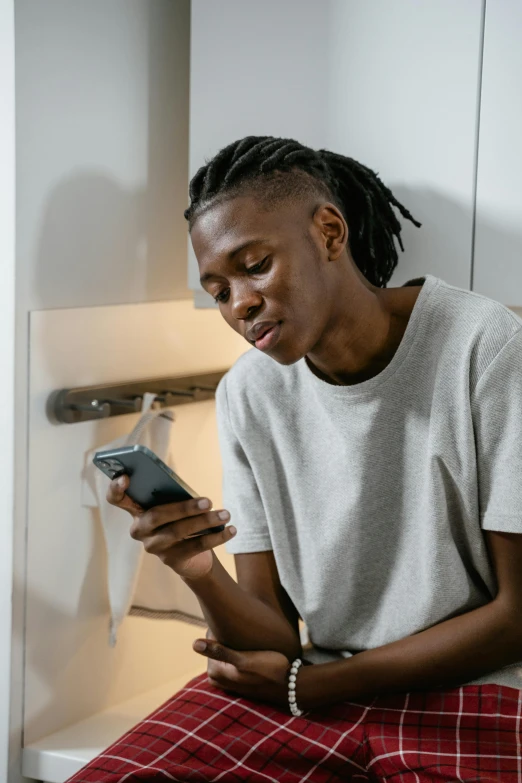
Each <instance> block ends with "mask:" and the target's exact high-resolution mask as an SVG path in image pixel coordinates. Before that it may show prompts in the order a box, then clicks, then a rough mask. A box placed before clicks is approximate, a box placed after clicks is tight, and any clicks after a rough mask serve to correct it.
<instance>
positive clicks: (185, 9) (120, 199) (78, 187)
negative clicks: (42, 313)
mask: <svg viewBox="0 0 522 783" xmlns="http://www.w3.org/2000/svg"><path fill="white" fill-rule="evenodd" d="M189 14H190V9H189V5H188V3H186V2H176V3H171V2H164V0H163V1H162V2H157V3H149V4H148V5H147V9H146V17H145V21H146V24H147V27H148V33H147V34H148V44H147V57H148V87H147V96H148V97H147V101H148V104H147V103H145V104H144V114H145V116H144V121H143V133H144V134H146V136H144V138H143V150H144V152H145V155H146V165H145V166H144V167H142V164H141V163H140V162H139V161H138V160H137V161H135V162H132V160H131V159H129V167H130V171H129V176H128V178H127V180H126V182H131V183H132V182H133V181H136V182H137V183H138V185H137V187H132V186H127V184H124V183H123V182H121V181H118V180H117V179H116V178H115V177H114V176H111V175H110V173H108V172H107V169H100V170H96V169H91V168H89V169H86V170H82V169H81V168H80V169H74V168H71V172H70V175H69V176H67V177H65V178H63V179H62V180H61V181H59V182H58V184H57V185H56V186H55V187H54V188H53V189H52V190H50V192H49V194H48V197H47V200H46V203H45V208H44V210H43V214H42V219H41V230H40V238H39V248H38V257H37V258H36V259H35V267H36V268H35V269H34V271H33V280H32V289H33V290H32V296H31V302H32V307H31V309H53V308H62V307H91V306H96V305H105V304H123V303H135V302H150V301H161V300H167V299H186V298H189V297H190V296H191V292H190V291H189V290H188V288H187V224H186V221H185V219H184V217H183V211H184V209H185V208H186V206H187V203H188V106H189V40H188V38H189V29H190V26H189ZM73 19H74V15H73V16H72V17H71V19H69V23H71V24H72V23H73ZM173 31H179V32H175V33H174V32H173ZM82 76H83V78H84V79H85V78H86V77H85V74H84V73H83V72H82ZM107 78H108V79H110V78H111V75H110V74H108V75H107ZM129 78H130V77H129ZM90 86H91V87H92V90H91V92H90V94H86V96H85V100H86V101H87V102H91V104H92V106H93V110H95V108H96V106H97V99H96V84H94V83H93V82H92V81H91V83H90ZM117 86H118V85H116V84H115V85H112V89H117ZM121 87H122V89H124V90H129V89H130V88H131V85H127V84H123V85H121ZM138 95H139V93H138ZM67 111H68V109H67V106H64V107H63V116H60V117H59V118H58V122H63V123H65V124H67ZM99 123H100V125H101V127H100V128H99V136H98V139H96V140H94V141H93V142H92V144H91V143H90V142H88V141H87V142H85V141H84V140H82V138H80V137H78V138H77V139H75V138H72V139H71V140H70V143H71V146H72V148H73V150H74V148H75V147H76V148H77V151H78V160H79V161H81V160H85V159H88V158H89V157H90V156H91V155H92V154H94V155H95V156H96V155H97V148H96V144H97V143H99V138H101V139H102V140H103V138H104V134H106V136H107V139H108V148H109V149H111V148H112V147H114V146H115V145H117V144H118V137H117V134H118V133H121V128H122V125H123V127H124V124H123V120H122V119H120V118H118V127H117V128H116V127H112V126H111V123H110V118H107V119H105V118H104V113H103V111H100V116H99ZM105 126H106V127H105ZM73 127H74V126H73ZM85 143H87V146H88V149H87V151H85V150H84V148H83V145H84V144H85ZM139 146H141V143H140V145H139ZM39 154H44V150H43V149H40V153H39ZM53 154H55V155H57V156H58V157H59V155H60V152H59V150H53ZM128 154H130V152H129V153H128ZM136 154H137V155H138V157H139V156H140V155H141V150H140V149H138V150H137V151H136ZM142 168H143V171H142Z"/></svg>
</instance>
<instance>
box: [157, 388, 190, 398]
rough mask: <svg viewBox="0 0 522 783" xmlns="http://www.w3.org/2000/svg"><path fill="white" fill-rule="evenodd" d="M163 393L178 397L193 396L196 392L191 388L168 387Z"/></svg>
mask: <svg viewBox="0 0 522 783" xmlns="http://www.w3.org/2000/svg"><path fill="white" fill-rule="evenodd" d="M163 394H165V395H168V394H171V395H172V396H176V397H193V396H194V392H193V391H192V390H191V389H167V390H166V391H165V392H163Z"/></svg>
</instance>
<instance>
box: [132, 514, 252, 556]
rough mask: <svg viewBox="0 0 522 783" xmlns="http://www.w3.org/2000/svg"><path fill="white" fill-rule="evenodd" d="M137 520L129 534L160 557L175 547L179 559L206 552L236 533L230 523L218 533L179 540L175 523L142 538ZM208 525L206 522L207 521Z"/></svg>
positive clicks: (147, 549) (148, 550)
mask: <svg viewBox="0 0 522 783" xmlns="http://www.w3.org/2000/svg"><path fill="white" fill-rule="evenodd" d="M138 524H139V520H136V519H135V520H134V522H133V524H132V526H131V531H130V533H131V536H132V537H133V538H137V539H139V540H141V541H142V543H143V546H144V547H145V549H146V551H147V552H150V553H151V554H153V555H158V557H160V558H161V559H163V556H164V555H165V556H166V555H169V557H170V553H171V550H172V548H173V547H174V546H175V547H176V552H177V558H179V560H180V561H181V560H188V559H189V558H191V557H194V555H198V554H200V553H201V552H207V551H208V550H209V549H214V548H215V547H217V546H219V545H220V544H224V543H225V542H226V541H230V539H231V538H233V537H234V536H235V535H236V532H237V531H236V529H235V527H233V526H232V525H229V526H228V527H226V528H225V529H224V530H222V531H220V532H219V533H209V534H208V535H205V536H198V537H197V538H185V539H182V540H180V539H179V537H178V534H177V532H176V524H173V525H167V527H166V529H165V531H164V532H163V531H159V532H156V533H153V534H152V535H150V536H148V537H145V538H142V537H141V535H140V532H139V530H138V529H137V525H138ZM207 527H208V523H207Z"/></svg>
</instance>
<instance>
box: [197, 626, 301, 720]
mask: <svg viewBox="0 0 522 783" xmlns="http://www.w3.org/2000/svg"><path fill="white" fill-rule="evenodd" d="M193 649H194V650H195V651H196V652H198V653H200V655H204V656H206V657H207V658H208V666H207V673H208V678H209V682H210V683H211V684H212V685H214V686H215V687H216V688H221V689H222V690H224V691H232V692H233V693H236V694H239V695H240V696H244V697H245V698H247V699H254V700H255V701H265V702H270V703H271V704H277V705H278V706H281V707H287V706H288V683H287V677H286V675H287V672H288V666H289V661H288V659H287V658H286V657H285V656H284V655H282V653H278V652H271V651H267V650H254V651H247V652H244V651H241V652H240V651H238V650H232V649H231V648H230V647H225V646H224V645H222V644H220V643H219V642H217V641H215V640H214V639H212V638H207V639H196V641H195V642H194V644H193Z"/></svg>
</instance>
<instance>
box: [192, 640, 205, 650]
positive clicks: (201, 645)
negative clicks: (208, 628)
mask: <svg viewBox="0 0 522 783" xmlns="http://www.w3.org/2000/svg"><path fill="white" fill-rule="evenodd" d="M206 649H207V643H206V642H204V641H203V640H202V639H197V640H196V641H195V642H194V650H195V651H196V652H205V650H206Z"/></svg>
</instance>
